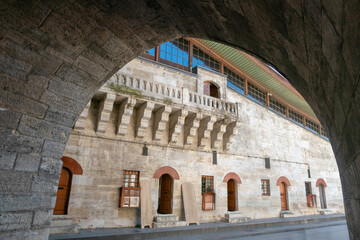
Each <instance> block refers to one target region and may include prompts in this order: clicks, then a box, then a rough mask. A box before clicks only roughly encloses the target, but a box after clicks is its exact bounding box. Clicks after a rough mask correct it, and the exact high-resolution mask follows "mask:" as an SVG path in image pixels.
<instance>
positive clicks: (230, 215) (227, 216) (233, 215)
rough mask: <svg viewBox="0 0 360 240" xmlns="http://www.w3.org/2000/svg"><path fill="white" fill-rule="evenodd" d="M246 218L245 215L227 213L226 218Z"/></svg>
mask: <svg viewBox="0 0 360 240" xmlns="http://www.w3.org/2000/svg"><path fill="white" fill-rule="evenodd" d="M243 217H246V216H245V215H244V214H243V213H238V212H235V213H225V218H243Z"/></svg>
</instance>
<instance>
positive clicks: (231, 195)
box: [227, 179, 237, 211]
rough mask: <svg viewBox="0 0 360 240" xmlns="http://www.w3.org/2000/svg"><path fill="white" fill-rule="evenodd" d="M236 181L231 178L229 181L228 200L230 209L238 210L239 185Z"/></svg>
mask: <svg viewBox="0 0 360 240" xmlns="http://www.w3.org/2000/svg"><path fill="white" fill-rule="evenodd" d="M236 185H237V184H236V181H235V180H234V179H230V180H229V181H228V182H227V202H228V211H236V210H237V204H236V199H237V197H236V196H237V194H236V193H237V186H236Z"/></svg>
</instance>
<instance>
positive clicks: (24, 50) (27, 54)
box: [2, 39, 62, 73]
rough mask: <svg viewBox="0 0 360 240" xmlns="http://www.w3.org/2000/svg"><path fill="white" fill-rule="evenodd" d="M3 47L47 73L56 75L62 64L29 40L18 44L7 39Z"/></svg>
mask: <svg viewBox="0 0 360 240" xmlns="http://www.w3.org/2000/svg"><path fill="white" fill-rule="evenodd" d="M2 45H3V47H4V48H5V49H6V50H8V51H11V52H12V53H13V54H15V55H16V56H18V57H19V58H25V59H27V60H28V62H30V63H31V65H33V66H34V67H36V68H37V69H40V70H41V71H44V72H47V73H55V71H56V69H58V68H59V66H60V64H61V62H62V61H61V60H60V59H58V58H56V57H54V56H53V55H50V54H49V53H47V52H45V51H44V50H42V49H40V48H38V47H37V46H36V45H34V44H32V43H31V42H29V41H27V40H24V41H23V42H22V43H20V44H18V43H15V42H13V41H11V40H9V39H7V40H5V41H2Z"/></svg>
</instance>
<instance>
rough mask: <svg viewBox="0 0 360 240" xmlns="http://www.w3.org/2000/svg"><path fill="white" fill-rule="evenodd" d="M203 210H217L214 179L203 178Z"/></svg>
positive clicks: (209, 177)
mask: <svg viewBox="0 0 360 240" xmlns="http://www.w3.org/2000/svg"><path fill="white" fill-rule="evenodd" d="M201 192H202V210H215V193H214V177H212V176H202V177H201Z"/></svg>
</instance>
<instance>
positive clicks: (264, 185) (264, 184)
mask: <svg viewBox="0 0 360 240" xmlns="http://www.w3.org/2000/svg"><path fill="white" fill-rule="evenodd" d="M261 192H262V195H263V196H270V180H267V179H261Z"/></svg>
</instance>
